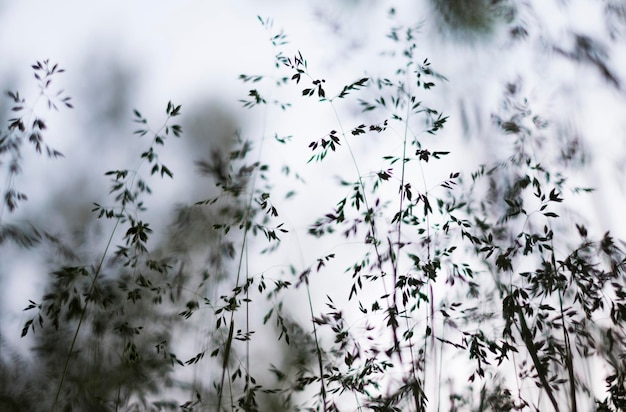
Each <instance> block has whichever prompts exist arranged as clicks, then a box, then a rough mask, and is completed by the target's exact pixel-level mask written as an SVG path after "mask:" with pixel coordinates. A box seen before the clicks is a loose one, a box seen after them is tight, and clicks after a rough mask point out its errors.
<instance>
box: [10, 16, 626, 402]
mask: <svg viewBox="0 0 626 412" xmlns="http://www.w3.org/2000/svg"><path fill="white" fill-rule="evenodd" d="M260 22H261V23H262V25H263V26H264V27H265V29H266V30H267V32H268V33H269V36H270V42H271V43H272V45H273V47H274V50H275V56H274V63H275V65H274V67H275V69H276V70H275V72H274V73H271V74H252V75H248V74H244V75H241V76H240V78H241V80H242V81H243V82H244V84H246V85H251V86H250V87H252V88H251V89H249V92H248V94H247V96H246V97H245V98H244V99H242V105H243V107H244V108H246V109H250V110H257V109H262V110H265V111H270V110H275V111H277V112H278V113H279V114H283V115H284V116H288V115H289V111H290V110H291V109H292V102H283V101H279V100H273V99H272V98H269V97H266V96H267V95H268V94H267V92H270V93H271V91H272V90H274V91H275V90H277V89H280V90H294V89H295V90H296V91H297V94H298V95H299V96H298V98H299V99H301V100H304V102H305V103H306V104H307V105H308V104H310V105H322V106H323V107H324V108H327V109H328V111H329V112H331V113H333V116H334V118H333V119H332V120H330V121H329V124H328V125H327V132H326V133H324V134H323V135H319V136H316V137H313V138H312V139H309V140H308V141H305V138H306V137H308V136H299V137H298V138H289V137H281V136H279V134H275V135H273V137H268V136H272V134H271V133H265V132H263V133H262V137H261V138H259V139H257V138H255V137H254V136H252V137H249V138H247V137H245V136H244V135H243V134H242V133H240V134H237V136H236V138H235V139H234V140H233V147H232V148H231V150H230V151H229V154H228V156H224V155H222V154H221V152H220V151H216V152H215V153H214V155H213V156H212V157H210V158H206V159H194V160H195V161H196V165H197V167H198V170H199V172H200V173H201V174H202V175H204V176H206V177H207V185H209V184H210V185H213V186H214V188H215V193H216V194H215V196H211V197H209V198H207V199H198V202H197V203H195V204H192V205H179V206H178V207H177V209H176V210H177V212H176V214H175V216H174V218H173V219H172V222H171V223H169V224H164V225H163V227H162V228H158V229H157V228H156V226H157V224H162V222H146V221H145V220H144V216H145V214H144V213H145V211H146V209H147V207H148V206H149V202H150V200H149V199H150V197H149V195H151V194H152V186H153V184H152V183H151V182H152V181H153V180H151V179H155V178H157V179H158V178H162V179H174V180H175V179H176V178H178V177H177V176H176V171H175V170H170V168H169V167H168V166H166V165H165V164H163V163H162V162H161V160H160V158H159V154H161V153H163V150H167V146H166V144H167V145H169V144H172V143H171V141H172V140H174V139H172V137H175V138H178V137H181V136H183V130H182V127H181V126H180V124H179V123H177V120H178V119H177V118H178V117H179V116H180V115H181V114H182V108H181V106H179V105H175V104H172V103H168V104H167V107H166V110H165V120H164V121H163V123H162V124H161V126H160V127H158V128H156V129H155V128H152V127H150V122H149V121H148V120H147V119H145V118H144V117H143V115H142V114H141V113H140V112H139V111H137V110H135V111H134V113H133V120H134V122H135V123H136V124H137V130H136V135H137V137H138V138H140V139H142V141H144V142H145V148H144V149H143V150H142V151H141V152H140V153H138V155H137V163H136V165H135V166H134V167H132V168H126V167H124V166H120V168H114V169H111V170H110V171H108V172H107V173H106V176H108V178H109V179H110V185H111V186H110V193H109V194H110V201H109V203H107V204H94V207H93V210H92V212H93V213H94V219H101V220H103V222H105V223H103V227H105V228H106V230H107V231H103V233H105V234H104V235H103V236H106V239H107V243H106V247H105V249H104V250H102V251H99V253H98V254H95V255H94V254H93V253H91V252H89V251H83V250H81V249H80V247H79V245H73V244H71V241H67V240H64V239H62V238H59V237H55V236H52V235H49V234H47V233H46V232H45V231H44V230H42V229H39V228H31V227H28V226H25V225H18V224H13V223H11V222H10V215H9V214H8V213H6V212H0V213H2V214H0V219H2V220H0V224H1V225H2V226H1V227H0V230H1V232H0V234H1V235H0V241H1V242H2V243H4V242H11V241H12V242H15V243H17V244H19V245H20V246H22V247H26V248H31V250H32V253H42V250H43V248H53V249H54V250H58V251H63V262H64V263H63V264H62V265H59V266H55V267H50V268H49V272H50V278H49V283H48V285H47V287H46V292H45V294H44V295H43V296H42V297H40V298H33V299H32V300H28V302H29V303H26V305H27V306H26V309H25V310H26V311H27V313H28V314H29V319H28V320H27V321H26V323H25V324H24V327H23V330H22V336H23V337H25V338H26V339H31V341H30V342H33V343H34V348H35V349H34V358H35V359H36V365H37V367H36V369H35V370H32V371H29V372H28V373H23V372H22V371H21V368H22V365H23V364H24V361H23V360H19V359H17V358H15V359H13V360H11V359H5V358H2V362H3V372H2V376H1V377H0V379H2V383H3V385H2V388H3V389H1V390H0V391H1V392H0V406H2V407H4V408H9V409H10V410H52V411H61V410H103V411H104V410H198V411H203V410H210V411H213V410H214V411H222V410H245V411H254V410H315V411H340V410H341V411H344V410H375V411H401V410H402V411H404V410H407V411H428V410H450V411H456V410H459V411H461V410H470V411H488V410H492V411H512V410H542V411H543V410H555V411H565V410H570V411H576V410H598V411H618V410H623V409H624V408H625V407H626V393H625V389H624V370H625V368H624V359H623V354H624V353H626V351H625V349H626V348H625V346H626V341H625V336H624V329H623V326H622V325H623V321H624V316H625V315H626V302H625V299H626V294H625V293H624V268H625V264H626V259H625V256H624V253H623V251H622V249H621V248H620V246H619V243H620V242H619V241H617V240H615V239H613V238H612V237H611V235H610V233H606V234H605V235H604V236H602V237H600V238H599V239H593V238H591V236H590V235H589V232H588V230H587V228H586V227H585V223H584V222H583V221H582V220H580V221H575V220H573V219H572V218H571V217H572V216H574V217H575V216H576V215H575V214H574V213H573V212H575V211H576V198H577V196H583V195H587V194H586V193H587V192H591V191H592V188H587V187H578V186H576V182H573V181H570V179H569V178H568V177H569V175H570V172H571V168H572V167H574V166H573V164H572V162H573V160H572V159H574V158H575V151H576V150H580V148H577V147H573V146H572V147H569V146H568V147H562V146H559V145H560V143H558V142H555V141H550V140H549V136H550V134H549V131H550V122H549V119H544V118H542V117H541V114H536V113H534V112H533V110H532V102H529V101H528V100H527V99H526V98H525V96H524V87H523V86H524V85H523V82H521V81H512V82H510V83H509V84H508V85H507V87H506V88H505V90H503V94H502V106H501V110H500V111H499V112H497V113H494V114H493V119H494V124H495V125H496V126H497V128H498V129H499V131H500V133H499V138H500V139H501V140H500V141H501V143H502V146H503V149H502V150H501V152H502V154H503V155H502V156H501V157H498V158H494V159H493V161H492V162H491V163H489V164H482V165H474V166H473V167H472V170H469V171H467V170H459V169H457V168H456V167H455V166H457V165H455V164H450V163H446V159H447V157H448V156H449V155H450V154H451V152H452V151H453V150H455V149H458V148H452V147H446V143H445V142H441V141H440V139H438V137H439V133H440V131H441V129H442V128H444V127H445V126H446V123H447V121H448V117H447V116H446V115H445V114H444V113H442V112H441V111H440V110H439V109H436V108H432V107H429V104H428V103H427V101H428V99H427V98H425V96H427V95H428V94H429V93H436V92H437V86H438V85H439V84H440V83H441V82H444V81H446V78H445V77H444V75H442V74H440V73H439V72H438V71H437V70H436V69H435V68H433V67H432V66H431V63H430V62H429V61H428V59H427V58H425V56H422V55H421V52H420V50H419V48H418V47H417V44H418V42H417V40H416V39H417V37H418V36H419V33H418V31H417V29H416V28H415V27H395V28H393V29H392V30H391V31H390V32H389V34H388V41H389V44H390V48H391V52H389V53H387V54H386V56H389V58H390V59H392V61H393V63H394V64H396V68H395V70H394V71H393V72H391V73H383V74H381V75H376V74H368V75H365V74H363V73H357V74H356V75H355V78H354V81H352V82H349V83H348V84H334V83H333V81H332V79H326V78H325V76H324V75H323V74H321V73H319V72H317V70H316V69H315V68H314V66H315V65H314V64H313V63H310V62H309V61H307V59H306V58H305V56H306V53H304V52H300V51H297V50H290V49H289V47H290V45H289V44H288V43H287V38H286V35H285V34H284V33H282V32H276V31H275V29H274V27H273V24H272V22H271V20H269V19H263V18H260ZM33 70H34V71H35V73H36V75H37V76H38V81H40V82H41V96H40V99H41V98H44V99H49V100H48V102H49V103H48V105H49V107H51V108H54V107H56V106H59V105H62V104H63V105H65V106H68V107H71V106H70V105H71V103H70V100H69V99H68V98H66V97H64V96H65V95H64V94H60V95H54V94H53V95H49V94H48V92H47V90H48V87H49V86H50V83H49V82H48V80H49V78H50V77H51V76H53V75H56V73H58V72H60V70H59V69H58V66H56V65H50V64H49V63H48V62H47V61H46V62H38V63H37V64H35V65H34V66H33ZM373 70H374V69H371V70H370V71H373ZM276 94H278V95H281V94H280V93H276ZM8 97H9V98H10V99H11V100H12V101H13V104H14V106H13V107H12V109H11V110H12V111H13V112H15V113H16V117H15V118H12V119H10V120H9V121H8V124H7V127H6V130H4V131H3V133H2V137H1V138H0V155H1V156H2V158H1V159H2V160H3V162H4V164H6V165H7V167H8V168H7V172H6V173H7V180H6V183H5V185H4V186H3V187H2V190H3V198H4V203H3V204H4V206H3V210H4V209H6V210H7V211H8V212H12V211H14V210H16V208H17V207H18V206H19V202H21V201H25V200H26V195H25V194H23V193H21V192H20V191H18V190H17V189H16V188H15V185H14V180H15V179H14V178H15V176H16V175H17V174H18V172H20V170H21V163H20V160H21V155H20V153H21V150H22V145H23V144H24V143H26V142H30V143H31V144H32V145H33V146H34V148H35V150H36V151H37V152H45V153H46V154H48V155H49V156H52V157H59V156H60V153H59V152H57V151H55V150H54V149H52V148H49V147H47V146H45V144H44V143H43V138H42V135H43V131H44V130H45V129H46V126H45V122H44V121H43V120H42V118H41V117H40V116H39V115H37V114H35V113H36V111H35V107H36V106H35V105H33V106H30V107H31V109H32V110H26V109H25V108H26V107H27V105H26V103H25V101H24V100H23V99H22V98H21V96H19V94H18V93H17V92H10V93H9V94H8ZM344 107H357V108H359V109H360V110H361V111H362V112H361V113H360V114H359V115H358V116H356V118H352V117H349V118H346V117H344V116H345V115H344V114H343V113H344V110H343V108H344ZM266 113H267V112H266ZM265 115H266V116H267V114H265ZM301 121H302V122H316V121H317V119H314V118H305V119H302V120H301ZM183 138H184V137H183ZM378 138H380V139H381V140H384V142H385V144H380V145H378V144H372V143H371V142H372V141H375V139H378ZM386 142H391V143H386ZM294 145H306V148H307V150H308V151H310V155H309V158H308V163H307V164H306V165H297V164H296V165H293V164H289V163H287V164H285V165H277V164H274V163H271V162H268V161H267V159H272V157H271V156H269V155H268V153H273V152H275V151H277V150H283V151H289V150H294V151H295V150H299V149H298V148H294V149H291V148H290V147H291V146H294ZM362 146H367V150H359V148H360V147H362ZM365 152H367V153H368V156H367V157H364V156H357V153H365ZM334 156H341V159H342V162H341V164H342V168H341V170H338V171H337V173H338V174H339V175H340V179H338V180H337V185H336V187H332V188H330V187H329V188H326V189H325V192H326V195H325V197H326V198H330V199H331V202H332V204H333V206H332V207H331V208H330V209H325V208H320V209H316V213H317V215H318V217H317V218H316V219H315V220H314V221H312V222H304V224H305V225H306V234H307V236H308V237H309V241H310V242H312V243H313V244H317V245H320V246H319V248H315V249H313V248H312V249H310V250H309V249H304V250H303V249H301V250H300V252H299V253H300V254H301V255H302V256H303V258H302V259H301V260H300V261H299V262H297V260H296V259H293V258H292V256H285V254H283V253H282V249H283V248H284V247H283V245H281V244H282V243H283V242H293V243H294V244H295V243H296V238H295V235H297V233H296V232H297V230H298V228H297V227H291V226H290V225H291V223H289V222H286V221H285V220H283V210H285V209H289V208H290V207H291V206H290V205H294V204H296V205H297V204H298V203H297V201H301V202H304V203H305V204H307V205H309V207H317V206H318V205H325V204H326V200H328V199H324V202H322V201H320V200H319V199H316V198H315V197H313V196H309V193H313V191H309V190H307V188H308V186H307V185H314V184H315V183H316V182H309V183H305V182H304V181H303V180H302V179H301V175H300V174H299V173H298V170H299V169H301V168H303V167H306V168H311V169H315V168H319V169H320V170H323V169H324V168H325V167H326V164H329V163H330V162H331V159H332V158H333V157H334ZM364 158H367V159H370V158H373V159H375V160H374V161H373V162H372V163H370V162H369V161H368V162H364V161H362V159H364ZM6 159H8V161H7V160H6ZM330 164H332V163H330ZM442 168H444V169H446V170H445V173H443V174H442V172H441V170H442ZM311 169H309V170H311ZM442 176H443V177H442ZM277 181H279V182H281V185H280V186H279V185H277V184H276V182H277ZM283 182H288V184H289V185H293V186H290V187H288V188H287V189H286V190H285V188H284V187H283V185H284V183H283ZM324 207H325V206H324ZM7 215H8V216H7ZM301 225H302V224H301V222H298V225H297V226H301ZM294 226H295V225H294ZM157 230H158V231H167V232H168V233H169V238H168V237H166V238H164V239H158V240H154V241H151V239H152V236H153V233H154V232H155V231H157ZM286 239H287V240H286ZM345 245H350V248H344V247H343V246H345ZM292 246H293V245H292ZM296 247H297V246H296ZM318 250H320V251H327V252H323V253H321V254H319V255H318V254H317V251H318ZM310 252H312V253H313V254H310ZM328 272H330V276H332V277H331V279H332V278H337V279H339V278H341V279H347V282H348V283H347V284H348V285H349V286H348V287H346V288H345V289H339V290H338V289H337V288H336V285H337V284H341V282H340V281H336V283H334V282H329V281H328V279H329V277H328V276H327V275H328ZM319 291H322V292H321V293H320V292H319ZM293 296H297V297H298V298H297V299H299V303H300V305H299V307H298V310H296V309H294V308H292V307H291V306H290V302H291V304H293ZM25 299H28V298H25ZM303 307H304V308H306V309H305V310H304V312H303V311H302V310H301V309H302V308H303ZM303 313H304V318H305V319H306V321H305V322H302V321H301V319H302V318H303ZM194 330H196V331H202V332H201V336H200V337H199V340H198V341H199V347H195V346H193V345H192V344H190V341H192V340H193V339H191V338H188V339H187V338H186V337H187V336H192V335H193V333H194ZM268 336H270V337H272V338H273V339H276V340H277V342H276V343H272V344H269V345H268V343H267V339H268ZM190 347H193V349H194V350H195V351H194V352H193V353H190ZM258 347H270V348H274V349H273V350H271V349H270V350H268V349H266V350H264V352H260V351H258V350H256V348H258ZM181 353H185V354H188V355H186V356H183V355H181ZM189 371H191V372H189ZM22 373H23V374H22ZM14 375H18V376H22V377H21V379H14V378H13V376H14ZM598 379H601V380H602V381H603V385H598Z"/></svg>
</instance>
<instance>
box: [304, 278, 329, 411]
mask: <svg viewBox="0 0 626 412" xmlns="http://www.w3.org/2000/svg"><path fill="white" fill-rule="evenodd" d="M304 281H305V284H306V294H307V297H308V300H309V311H310V313H311V323H312V324H313V338H314V339H315V352H316V356H317V365H318V367H319V370H320V384H321V386H322V388H321V393H322V402H323V403H324V411H326V410H327V406H326V385H325V384H324V364H323V362H322V350H321V349H320V344H319V339H318V337H317V327H316V326H315V314H314V312H313V300H312V299H311V289H310V288H309V278H308V276H307V277H305V278H304Z"/></svg>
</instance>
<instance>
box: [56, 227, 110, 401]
mask: <svg viewBox="0 0 626 412" xmlns="http://www.w3.org/2000/svg"><path fill="white" fill-rule="evenodd" d="M121 220H122V218H121V217H118V218H117V220H116V221H115V226H114V227H113V230H112V231H111V235H110V236H109V240H108V241H107V245H106V247H105V249H104V253H103V254H102V258H100V263H98V267H97V268H96V271H95V273H94V276H93V279H92V280H91V285H90V286H89V291H88V292H87V297H89V296H91V293H92V292H93V289H94V287H95V285H96V281H97V279H98V276H99V275H100V272H101V270H102V265H103V264H104V260H105V259H106V256H107V254H108V252H109V248H110V247H111V243H112V242H113V236H114V235H115V232H116V230H117V227H118V226H119V224H120V221H121ZM88 305H89V300H87V299H85V306H84V307H83V310H82V311H81V313H80V319H79V320H78V325H77V326H76V330H75V331H74V337H73V338H72V343H71V344H70V349H69V351H68V352H67V357H66V358H65V365H64V366H63V373H62V374H61V380H60V382H59V386H58V388H57V393H56V396H55V397H54V403H53V404H52V412H54V411H55V410H56V407H57V404H58V402H59V396H60V395H61V389H62V388H63V383H64V382H65V377H66V376H67V370H68V368H69V364H70V358H71V357H72V352H73V351H74V347H75V346H76V341H77V339H78V333H79V332H80V328H81V326H82V324H83V321H84V320H85V315H86V313H87V306H88Z"/></svg>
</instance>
